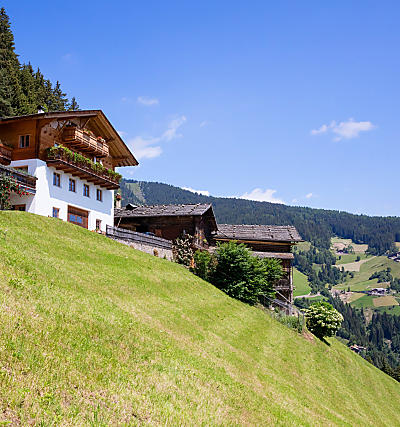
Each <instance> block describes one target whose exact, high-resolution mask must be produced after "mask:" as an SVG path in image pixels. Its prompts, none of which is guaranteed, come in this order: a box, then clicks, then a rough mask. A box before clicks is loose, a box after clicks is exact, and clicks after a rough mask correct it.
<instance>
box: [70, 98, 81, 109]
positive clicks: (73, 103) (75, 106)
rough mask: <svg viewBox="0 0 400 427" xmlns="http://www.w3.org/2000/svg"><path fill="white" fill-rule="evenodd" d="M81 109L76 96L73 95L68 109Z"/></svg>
mask: <svg viewBox="0 0 400 427" xmlns="http://www.w3.org/2000/svg"><path fill="white" fill-rule="evenodd" d="M79 109H80V108H79V105H78V102H77V101H76V98H75V96H73V97H72V99H71V102H70V104H69V106H68V111H78V110H79Z"/></svg>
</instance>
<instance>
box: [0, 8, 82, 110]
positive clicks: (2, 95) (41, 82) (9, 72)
mask: <svg viewBox="0 0 400 427" xmlns="http://www.w3.org/2000/svg"><path fill="white" fill-rule="evenodd" d="M38 107H41V108H43V109H44V110H45V111H65V110H67V109H71V110H77V109H79V105H78V103H77V101H76V99H75V98H73V101H71V103H70V102H69V101H68V99H67V97H66V94H65V93H64V92H63V91H62V89H61V85H60V83H59V82H58V81H57V83H56V85H55V86H54V87H53V85H52V84H51V82H50V80H46V79H45V78H44V76H43V74H42V73H41V72H40V70H39V69H38V70H37V71H36V72H34V71H33V68H32V66H31V64H30V63H28V64H23V65H22V66H21V64H20V62H19V60H18V55H17V54H16V53H15V45H14V35H13V33H12V31H11V25H10V20H9V17H8V16H7V14H6V11H5V9H4V8H1V9H0V117H7V116H15V115H23V114H32V113H36V111H37V110H38Z"/></svg>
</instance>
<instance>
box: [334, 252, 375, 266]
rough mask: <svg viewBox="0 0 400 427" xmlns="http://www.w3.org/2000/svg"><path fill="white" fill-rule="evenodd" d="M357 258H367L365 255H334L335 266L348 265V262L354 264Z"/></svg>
mask: <svg viewBox="0 0 400 427" xmlns="http://www.w3.org/2000/svg"><path fill="white" fill-rule="evenodd" d="M357 257H360V260H361V259H367V258H368V256H367V255H366V254H343V255H336V264H337V265H339V264H348V263H349V262H355V261H356V259H357Z"/></svg>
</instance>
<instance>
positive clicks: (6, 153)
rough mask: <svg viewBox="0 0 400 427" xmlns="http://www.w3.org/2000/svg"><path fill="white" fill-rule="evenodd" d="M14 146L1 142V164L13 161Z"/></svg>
mask: <svg viewBox="0 0 400 427" xmlns="http://www.w3.org/2000/svg"><path fill="white" fill-rule="evenodd" d="M11 154H12V148H11V147H8V146H7V145H4V144H3V143H1V142H0V164H2V165H9V164H10V163H11Z"/></svg>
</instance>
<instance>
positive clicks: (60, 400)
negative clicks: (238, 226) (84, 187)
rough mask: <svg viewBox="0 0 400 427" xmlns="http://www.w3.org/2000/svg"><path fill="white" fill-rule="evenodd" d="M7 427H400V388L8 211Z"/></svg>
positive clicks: (177, 278)
mask: <svg viewBox="0 0 400 427" xmlns="http://www.w3.org/2000/svg"><path fill="white" fill-rule="evenodd" d="M5 229H7V230H8V231H7V239H3V238H2V237H1V233H0V423H1V424H4V425H23V426H25V425H33V424H34V425H42V426H50V425H54V426H55V425H63V426H76V425H79V426H80V425H88V426H89V425H90V426H108V425H126V426H128V425H193V426H199V425H221V426H222V425H226V426H228V425H229V426H231V425H257V426H258V425H285V426H299V425H374V426H384V425H398V414H399V413H400V384H399V383H397V382H396V381H395V380H393V379H392V378H390V377H389V376H387V375H386V374H384V373H383V372H381V371H379V370H378V369H377V368H375V367H374V366H372V365H371V364H369V363H368V362H366V361H365V360H364V359H362V358H361V357H359V356H358V355H356V354H354V353H353V352H351V351H350V350H349V349H347V348H346V347H345V346H344V345H342V344H341V343H339V342H338V341H337V340H335V339H334V338H332V339H328V341H329V343H330V344H331V345H326V344H324V343H323V342H321V341H319V340H316V339H310V338H311V337H310V336H308V337H307V339H306V337H304V336H302V335H299V334H297V333H296V332H294V331H293V330H291V329H288V328H287V327H285V326H283V325H282V324H280V323H278V322H277V321H276V320H274V319H273V318H272V317H270V316H269V315H268V314H266V313H265V312H264V311H262V310H260V309H258V308H254V307H250V306H247V305H245V304H242V303H240V302H238V301H236V300H233V299H231V298H229V297H228V296H226V295H225V294H223V293H222V292H220V291H218V290H217V289H216V288H214V287H213V286H212V285H210V284H208V283H206V282H204V281H202V280H200V279H198V278H197V277H195V276H194V275H192V274H191V273H190V272H189V271H187V270H186V269H184V268H183V267H181V266H179V265H177V264H173V263H170V262H168V261H166V260H162V259H158V258H156V257H153V256H150V255H147V254H145V253H141V252H138V251H136V250H134V249H131V248H129V247H127V246H125V245H122V244H119V243H117V242H114V241H111V240H108V239H107V238H105V237H104V236H101V235H98V234H96V233H92V232H89V231H87V230H84V229H82V228H79V227H77V226H74V225H71V224H68V223H65V222H62V221H60V220H57V219H53V218H45V217H38V216H35V215H31V214H27V213H25V212H0V230H5Z"/></svg>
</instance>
